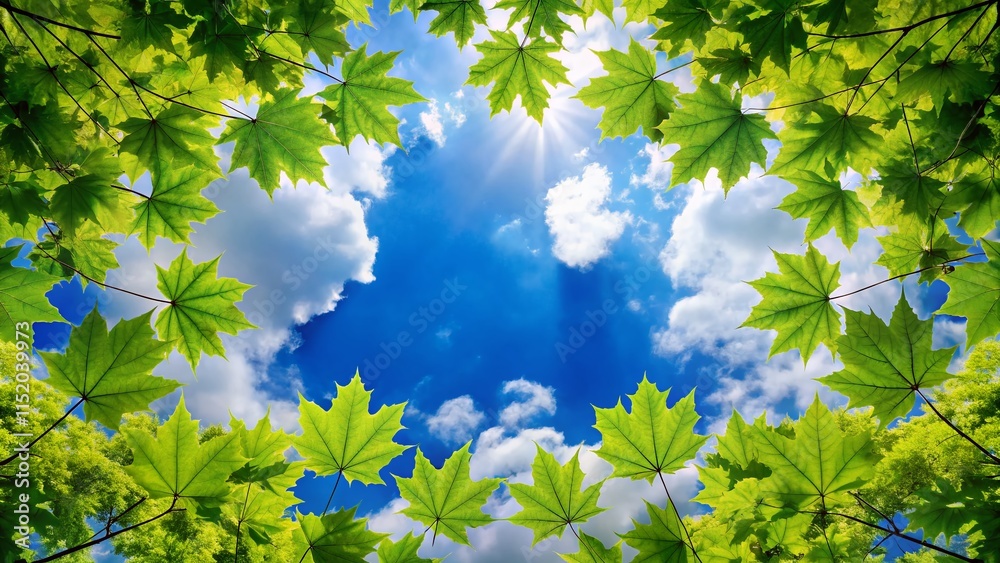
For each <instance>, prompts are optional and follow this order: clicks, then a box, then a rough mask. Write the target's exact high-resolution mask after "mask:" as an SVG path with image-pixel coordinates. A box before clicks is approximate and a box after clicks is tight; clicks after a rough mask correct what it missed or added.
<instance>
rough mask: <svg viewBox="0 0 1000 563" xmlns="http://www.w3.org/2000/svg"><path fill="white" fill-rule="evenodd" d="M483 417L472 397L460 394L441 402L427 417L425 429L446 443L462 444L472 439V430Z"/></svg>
mask: <svg viewBox="0 0 1000 563" xmlns="http://www.w3.org/2000/svg"><path fill="white" fill-rule="evenodd" d="M485 419H486V415H485V414H483V413H482V412H481V411H479V410H477V409H476V405H475V403H474V402H473V401H472V397H470V396H468V395H462V396H461V397H455V398H454V399H448V400H447V401H445V402H444V403H441V406H440V407H438V410H437V412H435V413H434V414H433V415H431V416H429V417H427V429H428V430H429V431H430V433H431V434H432V435H433V436H434V437H435V438H437V439H439V440H441V441H442V442H445V443H446V444H452V445H455V444H464V443H465V442H468V441H469V440H471V439H472V436H473V432H474V431H475V430H476V429H477V428H479V426H480V425H481V424H482V423H483V420H485Z"/></svg>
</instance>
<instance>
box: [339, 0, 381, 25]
mask: <svg viewBox="0 0 1000 563" xmlns="http://www.w3.org/2000/svg"><path fill="white" fill-rule="evenodd" d="M371 7H372V0H338V2H337V3H336V4H334V8H336V9H337V11H338V12H340V13H342V14H344V15H345V16H347V17H348V18H349V19H350V20H351V21H353V22H356V23H359V24H360V23H364V24H369V25H371V23H372V20H371V18H370V17H369V16H368V8H371Z"/></svg>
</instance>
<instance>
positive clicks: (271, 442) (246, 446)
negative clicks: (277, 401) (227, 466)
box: [229, 409, 292, 467]
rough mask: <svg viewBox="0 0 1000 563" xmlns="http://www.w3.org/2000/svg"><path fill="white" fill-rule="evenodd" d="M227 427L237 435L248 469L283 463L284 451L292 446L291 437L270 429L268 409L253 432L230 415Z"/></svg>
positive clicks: (269, 412) (280, 431) (269, 411)
mask: <svg viewBox="0 0 1000 563" xmlns="http://www.w3.org/2000/svg"><path fill="white" fill-rule="evenodd" d="M229 427H230V428H232V432H235V433H237V434H239V436H240V447H241V448H243V449H242V451H243V455H244V456H245V457H246V458H247V459H249V460H250V461H248V462H247V465H249V466H250V467H262V466H264V465H270V464H272V463H275V462H280V461H284V459H285V455H284V453H285V450H287V449H288V448H289V447H291V445H292V436H291V435H290V434H288V433H286V432H284V431H282V430H280V429H279V430H272V429H271V410H270V409H268V411H267V413H265V414H264V416H263V418H261V419H260V420H258V421H257V425H256V426H255V427H254V429H253V430H248V429H247V427H246V424H244V422H243V421H242V420H240V419H238V418H236V417H233V416H231V415H230V422H229Z"/></svg>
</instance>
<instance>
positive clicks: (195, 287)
mask: <svg viewBox="0 0 1000 563" xmlns="http://www.w3.org/2000/svg"><path fill="white" fill-rule="evenodd" d="M219 258H221V256H220V257H216V258H214V259H212V260H210V261H208V262H202V263H200V264H195V263H194V262H192V261H191V259H190V258H188V256H187V248H185V249H184V250H183V251H182V252H181V253H180V255H179V256H178V257H177V258H176V259H174V261H173V262H171V263H170V267H169V268H167V269H164V268H161V267H160V266H157V267H156V277H157V280H158V281H157V284H156V287H157V288H159V290H160V292H161V293H163V295H164V296H165V297H166V298H167V299H168V300H169V301H170V305H168V306H167V307H166V308H164V309H163V310H162V311H160V314H159V315H158V316H157V317H156V330H157V331H158V332H159V333H160V337H161V338H163V339H165V340H173V341H174V342H175V346H177V350H178V351H179V352H180V353H181V354H183V355H184V357H185V358H187V360H188V363H190V364H191V369H192V370H193V369H195V368H196V367H197V366H198V360H199V359H200V358H201V353H202V352H205V353H207V354H208V355H210V356H222V357H225V356H226V350H225V348H224V347H223V346H222V340H221V339H220V338H219V335H218V333H220V332H224V333H226V334H233V335H235V334H236V333H237V332H239V331H241V330H244V329H248V328H255V327H254V326H253V325H252V324H250V323H249V322H247V319H246V316H244V315H243V313H242V312H241V311H240V310H239V309H237V308H236V302H237V301H239V300H240V299H242V298H243V293H244V292H246V290H248V289H250V287H251V286H249V285H247V284H245V283H240V282H239V281H237V280H235V279H233V278H220V277H218V272H217V270H218V266H219Z"/></svg>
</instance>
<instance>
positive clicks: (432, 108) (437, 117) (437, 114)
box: [417, 90, 465, 147]
mask: <svg viewBox="0 0 1000 563" xmlns="http://www.w3.org/2000/svg"><path fill="white" fill-rule="evenodd" d="M459 94H462V91H461V90H459V91H458V92H456V93H455V95H454V96H455V98H456V99H458V100H461V99H462V98H463V97H464V95H459ZM427 105H428V109H427V111H423V112H420V127H418V129H417V130H418V131H420V132H421V133H423V134H424V135H427V137H428V138H429V139H430V140H432V141H434V142H435V143H437V145H438V146H439V147H443V146H444V142H445V141H446V140H447V136H446V135H445V130H444V129H445V122H446V121H447V122H448V123H450V124H451V125H453V126H455V127H461V126H462V124H464V123H465V114H464V113H463V112H462V108H461V106H460V105H459V104H457V103H456V104H454V105H453V104H452V103H451V102H445V104H444V113H443V114H442V113H441V108H440V106H439V105H438V101H437V100H435V99H431V100H430V101H429V102H428V104H427Z"/></svg>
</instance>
